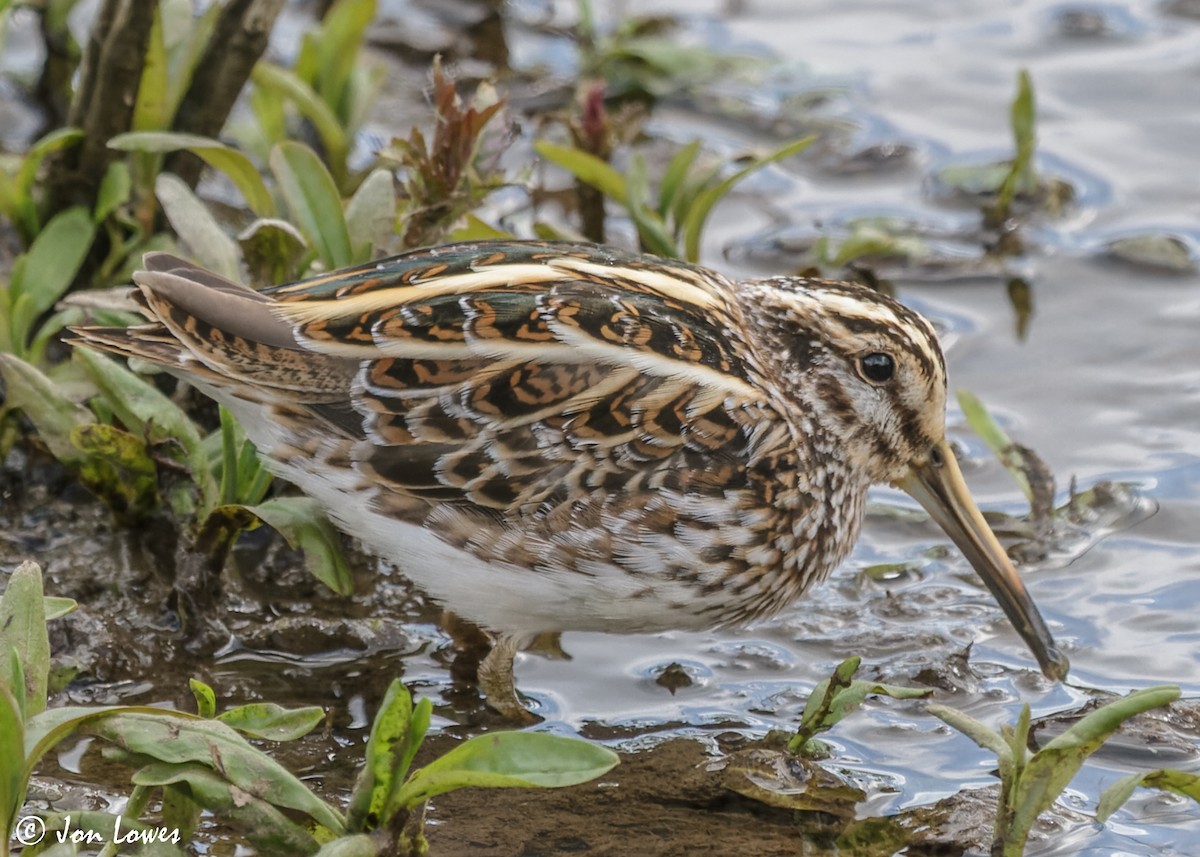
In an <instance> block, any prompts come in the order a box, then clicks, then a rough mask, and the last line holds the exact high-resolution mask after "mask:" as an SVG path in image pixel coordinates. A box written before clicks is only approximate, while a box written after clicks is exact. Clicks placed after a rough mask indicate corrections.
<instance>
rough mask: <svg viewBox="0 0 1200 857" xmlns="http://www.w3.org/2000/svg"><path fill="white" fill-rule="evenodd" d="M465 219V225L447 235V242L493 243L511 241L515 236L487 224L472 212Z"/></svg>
mask: <svg viewBox="0 0 1200 857" xmlns="http://www.w3.org/2000/svg"><path fill="white" fill-rule="evenodd" d="M463 219H464V220H465V224H464V225H463V226H460V227H459V228H458V229H455V230H453V231H452V232H451V233H450V234H449V235H447V236H446V240H447V241H449V242H451V243H453V242H456V241H492V240H495V239H500V240H505V239H508V240H511V239H512V238H513V234H512V233H511V232H505V231H504V230H503V229H497V228H496V227H495V226H492V225H491V224H489V223H485V222H484V221H482V220H480V219H479V218H478V217H476V216H475V215H474V214H471V213H470V212H468V213H467V214H466V216H465V217H464V218H463Z"/></svg>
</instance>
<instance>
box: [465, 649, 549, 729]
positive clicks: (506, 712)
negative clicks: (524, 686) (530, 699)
mask: <svg viewBox="0 0 1200 857" xmlns="http://www.w3.org/2000/svg"><path fill="white" fill-rule="evenodd" d="M520 646H521V638H520V637H514V636H510V635H508V634H498V635H497V636H496V642H495V643H494V644H493V645H492V650H491V651H490V652H488V655H487V657H486V658H484V659H483V662H482V663H480V664H479V689H480V690H481V691H483V696H484V698H485V699H486V700H487V704H488V705H489V706H491V707H492V708H493V709H495V710H496V711H498V712H499V713H500V714H501V715H502V716H503V717H504V718H506V719H508V720H513V721H516V722H518V723H535V722H537V721H538V720H539V719H540V718H538V717H537V715H535V714H533V713H532V712H530V711H529V710H528V709H527V708H526V707H525V706H524V705H522V704H521V700H520V699H519V698H518V697H517V688H516V685H515V684H514V683H513V660H514V659H515V658H516V656H517V650H518V649H519V648H520Z"/></svg>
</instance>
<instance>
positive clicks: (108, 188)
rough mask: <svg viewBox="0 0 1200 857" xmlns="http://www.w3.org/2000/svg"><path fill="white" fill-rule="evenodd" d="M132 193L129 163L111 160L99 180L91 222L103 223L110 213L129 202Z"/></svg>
mask: <svg viewBox="0 0 1200 857" xmlns="http://www.w3.org/2000/svg"><path fill="white" fill-rule="evenodd" d="M132 193H133V179H132V178H131V177H130V175H129V165H128V164H126V163H125V162H124V161H113V162H112V163H111V164H109V165H108V169H107V170H106V171H105V173H104V178H103V179H102V180H101V182H100V190H99V191H98V192H97V194H96V208H95V210H94V211H93V212H92V222H93V223H95V224H96V225H99V224H101V223H103V222H104V221H105V219H106V218H107V217H108V216H109V215H110V214H112V213H113V212H114V211H116V210H117V209H118V208H120V207H121V206H122V205H124V204H125V203H127V202H129V197H130V194H132Z"/></svg>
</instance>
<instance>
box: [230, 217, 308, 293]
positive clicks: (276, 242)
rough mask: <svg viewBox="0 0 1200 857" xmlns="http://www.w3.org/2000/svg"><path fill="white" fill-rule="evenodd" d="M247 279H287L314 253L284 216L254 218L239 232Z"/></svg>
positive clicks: (264, 281)
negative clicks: (269, 218)
mask: <svg viewBox="0 0 1200 857" xmlns="http://www.w3.org/2000/svg"><path fill="white" fill-rule="evenodd" d="M238 244H240V245H241V248H242V258H244V259H245V260H246V270H247V272H248V273H249V275H250V282H251V283H255V284H258V285H260V286H261V285H275V284H276V283H289V282H291V281H293V280H295V279H297V278H298V277H299V276H300V273H301V271H302V270H303V269H304V267H305V266H306V264H307V262H308V260H310V259H311V258H312V256H313V253H312V251H311V250H310V249H309V247H308V243H307V242H306V241H305V240H304V236H303V235H302V234H300V230H299V229H297V228H296V227H295V226H293V225H292V224H290V223H288V222H287V221H286V220H275V219H271V220H256V221H254V222H253V223H251V224H250V225H249V226H247V227H246V228H245V229H244V230H242V233H241V234H240V235H238Z"/></svg>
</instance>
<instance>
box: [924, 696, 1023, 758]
mask: <svg viewBox="0 0 1200 857" xmlns="http://www.w3.org/2000/svg"><path fill="white" fill-rule="evenodd" d="M925 710H926V711H928V712H929V713H930V714H932V715H933V716H934V717H936V718H938V719H939V720H942V721H944V722H945V723H946V724H947V725H948V726H951V727H952V728H954V729H957V730H958V731H959V732H961V733H963V734H964V735H966V736H967V737H968V738H970V739H971V740H972V741H974V742H975V743H976V744H978V745H979V746H980V747H982V748H983V749H985V750H991V751H992V752H993V753H995V754H996V757H997V758H998V759H1000V760H1001V762H1002V763H1007V764H1008V765H1010V766H1011V765H1012V750H1011V749H1010V748H1009V746H1008V742H1007V741H1005V740H1004V736H1003V735H1001V734H1000V733H999V732H997V731H996V730H995V729H992V728H990V727H988V726H986V725H985V724H983V723H981V722H980V721H978V720H976V719H975V718H974V717H971V716H970V715H967V714H963V713H962V712H961V711H956V710H954V709H953V708H948V707H947V706H945V705H938V704H936V703H932V702H931V703H929V704H928V705H926V706H925Z"/></svg>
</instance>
